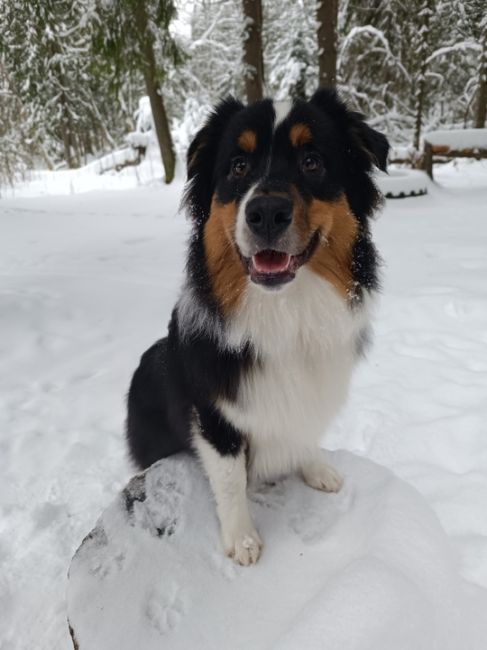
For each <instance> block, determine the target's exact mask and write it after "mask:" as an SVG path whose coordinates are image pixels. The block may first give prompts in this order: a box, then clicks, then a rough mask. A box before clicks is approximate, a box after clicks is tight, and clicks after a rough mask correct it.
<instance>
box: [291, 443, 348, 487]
mask: <svg viewBox="0 0 487 650" xmlns="http://www.w3.org/2000/svg"><path fill="white" fill-rule="evenodd" d="M301 473H302V475H303V479H304V482H305V483H306V484H307V485H309V486H310V487H312V488H314V489H315V490H323V491H324V492H339V491H340V488H341V487H342V485H343V479H342V477H341V476H340V474H339V473H338V472H337V471H336V469H334V468H333V467H332V466H331V465H328V463H327V462H326V461H325V459H324V458H323V452H322V451H321V450H317V453H316V455H315V456H314V457H313V458H310V460H308V461H306V462H304V463H303V465H302V467H301Z"/></svg>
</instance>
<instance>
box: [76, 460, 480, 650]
mask: <svg viewBox="0 0 487 650" xmlns="http://www.w3.org/2000/svg"><path fill="white" fill-rule="evenodd" d="M333 463H334V464H335V465H336V466H337V467H338V468H339V470H340V471H341V472H342V474H343V476H345V486H344V488H343V490H342V491H341V492H340V493H339V494H338V495H332V494H324V493H321V492H317V491H314V490H312V489H310V488H309V487H307V486H305V485H304V483H302V482H301V481H300V480H299V479H298V478H296V477H291V478H288V479H286V480H283V481H280V482H277V483H276V484H273V485H263V486H260V487H259V488H256V489H255V490H253V491H252V490H251V491H250V501H251V510H252V513H253V516H254V520H255V522H256V524H257V527H258V529H259V531H260V532H261V535H262V537H263V539H264V544H265V547H264V553H263V556H262V558H261V560H260V561H259V563H258V564H257V565H256V566H255V567H252V568H242V567H238V566H236V565H234V564H233V562H232V561H231V560H229V559H227V558H226V557H224V555H223V552H222V549H221V546H220V541H219V534H218V525H217V520H216V514H215V508H214V505H213V501H212V498H211V495H210V492H209V487H208V484H207V481H206V479H205V477H204V475H203V473H202V470H201V468H200V467H199V465H198V464H197V462H196V460H194V459H193V458H190V457H188V456H185V455H181V456H177V457H173V458H171V459H166V460H163V461H160V462H159V463H157V464H156V465H154V466H153V467H152V468H150V469H149V470H147V471H146V472H145V473H143V474H140V475H138V476H136V477H134V478H133V479H132V480H131V481H130V483H129V484H128V486H127V487H126V488H125V489H124V490H123V491H122V493H121V494H120V495H119V496H118V497H117V498H116V500H115V501H114V502H113V503H112V505H111V506H110V507H109V508H108V509H107V510H106V511H105V512H104V514H103V515H102V516H101V518H100V520H99V521H98V523H97V525H96V527H95V528H94V530H93V531H92V532H91V533H90V534H89V535H88V537H86V539H85V540H84V542H83V543H82V545H81V547H80V548H79V550H78V551H77V553H76V554H75V556H74V558H73V561H72V564H71V568H70V572H69V587H68V611H69V620H70V623H71V625H72V628H73V634H74V636H75V638H76V641H77V643H78V644H79V649H80V650H87V649H94V648H103V650H112V649H113V650H133V648H135V647H140V648H144V650H156V649H160V648H161V647H164V648H171V650H179V649H181V650H188V649H189V648H195V647H198V649H200V650H206V649H207V650H210V649H212V650H219V649H223V648H232V650H238V649H240V648H241V649H242V650H243V649H244V648H253V649H254V650H259V649H264V648H265V649H268V650H270V649H271V648H275V649H276V650H277V649H279V650H286V649H289V650H296V649H298V648H307V649H315V648H316V649H318V648H325V647H326V648H327V650H352V649H359V648H360V650H366V649H368V648H370V649H371V650H372V649H373V650H381V649H383V650H386V649H387V650H390V649H391V648H394V650H412V649H414V650H423V649H424V650H433V649H435V648H438V649H440V648H441V650H449V649H450V650H459V649H460V648H462V650H466V649H471V650H474V649H477V648H478V649H479V650H480V649H481V648H482V649H483V648H485V647H486V645H487V621H486V620H485V615H484V614H485V611H487V592H485V590H481V589H477V588H475V587H473V586H472V585H469V584H468V583H466V582H464V581H463V580H462V579H461V578H460V576H459V574H458V572H457V567H456V561H455V558H454V557H453V555H452V551H451V549H450V546H449V543H448V540H447V537H446V535H445V533H444V532H443V530H442V529H441V527H440V525H439V523H438V521H437V519H436V516H435V515H434V513H433V511H432V510H431V509H430V508H429V506H428V505H427V504H426V502H425V501H423V499H422V498H421V497H420V495H419V493H417V492H416V491H415V490H414V489H413V488H412V487H410V486H408V485H407V484H406V483H404V482H403V481H401V480H399V479H398V478H396V477H395V476H394V475H393V474H392V473H391V472H390V471H388V470H386V469H385V468H383V467H381V466H379V465H377V464H375V463H372V462H371V461H367V460H364V459H361V458H359V457H357V456H355V455H353V454H351V453H348V452H335V453H334V454H333ZM195 644H197V645H195Z"/></svg>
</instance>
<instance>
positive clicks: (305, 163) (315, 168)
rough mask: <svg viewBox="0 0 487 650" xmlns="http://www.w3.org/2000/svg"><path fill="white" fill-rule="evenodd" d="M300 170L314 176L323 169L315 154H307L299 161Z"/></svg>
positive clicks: (319, 159)
mask: <svg viewBox="0 0 487 650" xmlns="http://www.w3.org/2000/svg"><path fill="white" fill-rule="evenodd" d="M301 169H302V171H303V172H304V173H305V174H316V173H317V172H320V171H321V170H322V169H323V163H322V162H321V158H320V157H319V156H317V155H316V154H308V155H307V156H305V157H304V158H303V160H302V161H301Z"/></svg>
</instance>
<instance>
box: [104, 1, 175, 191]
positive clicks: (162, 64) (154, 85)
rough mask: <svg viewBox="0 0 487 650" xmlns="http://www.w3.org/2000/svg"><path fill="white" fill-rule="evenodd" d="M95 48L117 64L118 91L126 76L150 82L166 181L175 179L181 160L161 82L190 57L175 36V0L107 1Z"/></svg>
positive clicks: (113, 64)
mask: <svg viewBox="0 0 487 650" xmlns="http://www.w3.org/2000/svg"><path fill="white" fill-rule="evenodd" d="M96 7H97V9H96V23H95V29H94V33H93V49H94V52H95V53H96V54H99V55H101V56H103V57H104V58H105V60H106V62H107V64H108V65H110V66H113V70H114V74H115V81H116V83H115V84H114V88H116V87H117V85H118V84H120V81H121V79H122V78H124V76H125V75H127V74H128V75H129V76H130V75H135V76H137V75H139V74H141V75H142V76H143V79H144V83H145V87H146V91H147V95H148V96H149V100H150V104H151V109H152V115H153V119H154V126H155V130H156V134H157V139H158V142H159V148H160V151H161V158H162V162H163V164H164V170H165V181H166V183H170V182H171V181H172V180H173V178H174V171H175V166H176V157H175V153H174V146H173V141H172V137H171V132H170V129H169V119H168V115H167V110H166V106H165V103H164V99H163V97H162V92H161V84H162V82H163V81H164V80H165V79H166V77H167V75H168V73H169V71H170V69H171V68H174V67H175V66H177V65H179V64H180V63H181V62H182V61H183V59H184V55H183V52H182V50H181V49H180V47H179V46H178V44H177V43H176V41H175V39H174V38H173V36H172V34H171V32H170V25H171V21H172V20H173V19H174V18H175V15H176V10H175V6H174V3H173V2H172V0H113V1H112V2H110V3H105V2H103V0H100V1H99V2H97V5H96Z"/></svg>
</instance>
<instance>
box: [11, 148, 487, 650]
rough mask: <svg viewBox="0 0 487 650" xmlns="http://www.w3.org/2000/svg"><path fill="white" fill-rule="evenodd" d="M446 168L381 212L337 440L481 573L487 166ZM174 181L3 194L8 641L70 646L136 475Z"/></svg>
mask: <svg viewBox="0 0 487 650" xmlns="http://www.w3.org/2000/svg"><path fill="white" fill-rule="evenodd" d="M435 176H436V179H437V181H438V184H439V186H437V187H431V188H430V193H429V194H428V195H427V196H424V197H417V198H411V199H404V200H398V201H390V202H388V204H387V207H386V209H385V211H384V213H383V215H382V217H381V218H380V219H379V220H378V221H377V223H376V225H375V236H376V241H377V243H378V245H379V247H380V250H381V252H382V255H383V257H384V260H385V268H384V291H383V297H382V300H381V305H380V308H379V309H378V313H377V317H376V328H375V331H376V336H375V343H374V347H373V348H372V350H371V351H370V353H369V357H368V360H367V361H366V362H364V363H363V364H362V366H361V367H360V369H359V371H358V372H357V375H356V377H355V382H354V386H353V389H352V392H351V397H350V401H349V403H348V406H347V408H346V410H345V411H344V412H343V414H342V415H341V416H340V418H339V420H338V421H337V422H336V424H335V425H334V426H333V429H332V430H331V431H330V432H329V434H328V436H327V438H326V444H327V445H328V446H329V447H333V448H342V449H346V450H349V451H352V452H355V453H356V454H359V455H364V456H367V457H368V458H370V459H372V460H374V461H376V462H378V463H380V464H383V465H385V466H387V467H388V468H390V469H392V470H393V471H394V472H395V473H396V474H397V475H398V476H400V477H401V478H403V479H405V480H406V481H408V482H409V483H411V484H412V485H413V486H414V487H416V488H417V489H418V490H419V492H420V493H421V494H422V495H423V496H424V497H425V499H426V501H427V502H428V503H429V504H430V506H432V507H433V509H434V510H435V512H436V514H437V515H438V517H439V520H440V522H441V524H442V526H443V528H444V529H445V531H446V533H447V535H448V536H449V538H450V540H451V543H452V548H453V550H454V553H455V554H456V556H457V558H458V563H459V568H460V571H461V573H462V574H463V576H464V577H465V578H466V579H468V580H470V581H471V582H473V583H476V584H477V585H480V586H483V587H487V516H486V514H485V513H486V512H487V438H486V435H487V431H486V425H485V422H486V421H487V403H486V401H485V395H486V389H487V284H486V277H487V275H486V274H487V220H486V218H485V214H486V213H485V206H486V204H487V166H486V165H485V164H481V163H471V162H469V161H467V162H464V163H462V164H461V165H458V167H455V166H453V165H449V166H443V167H438V170H437V171H436V170H435ZM180 189H181V186H180V185H179V186H178V185H175V186H174V187H172V188H170V189H167V188H164V187H161V186H160V185H152V186H149V187H145V188H134V189H130V190H123V191H102V190H100V191H97V192H90V193H86V194H71V195H70V194H67V195H66V196H44V197H34V196H30V197H26V196H21V195H17V196H14V197H7V198H3V199H1V200H0V233H1V236H0V278H1V282H0V299H1V320H0V359H1V366H2V373H1V375H0V396H1V403H0V477H1V478H0V481H1V485H0V567H1V571H0V611H1V612H2V615H1V617H0V648H1V650H12V649H15V650H23V649H24V648H25V649H27V648H29V650H30V649H31V648H36V650H58V649H59V650H61V649H62V650H67V649H68V648H70V647H71V645H70V640H69V636H68V633H67V629H66V624H65V589H66V571H67V567H68V565H69V561H70V558H71V556H72V554H73V553H74V551H75V550H76V548H77V546H78V544H79V542H80V541H81V539H82V538H83V537H84V535H85V534H86V533H87V532H88V530H89V529H90V528H91V527H92V525H93V524H94V522H95V520H96V519H97V517H98V515H99V513H100V512H101V510H102V509H103V508H104V507H105V506H106V505H108V504H109V503H110V502H111V501H112V499H113V498H114V496H115V495H116V493H117V491H118V490H119V489H120V488H122V487H123V485H124V484H125V482H126V480H127V479H128V478H129V476H130V474H131V470H130V467H129V466H128V463H127V461H126V458H125V452H124V447H123V442H122V428H123V417H124V409H123V397H124V393H125V391H126V389H127V385H128V382H129V379H130V374H131V371H132V370H133V368H134V367H135V365H136V363H137V361H138V357H139V355H140V353H141V352H142V351H143V350H144V349H145V347H146V346H148V345H149V344H150V343H152V342H153V340H155V338H157V337H158V336H160V335H161V334H162V333H163V332H164V331H165V327H166V323H167V319H168V317H169V314H170V311H171V308H172V306H173V303H174V300H175V298H176V295H177V292H178V285H179V282H180V278H181V272H182V265H183V251H184V241H185V237H186V232H187V230H186V224H185V221H184V218H183V217H182V216H177V215H176V211H177V203H178V200H179V192H180ZM30 193H31V194H34V193H35V192H34V191H30ZM37 193H41V192H37ZM24 194H27V191H26V192H24ZM255 570H258V567H256V569H255ZM26 621H27V624H26ZM290 647H291V646H290Z"/></svg>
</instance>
